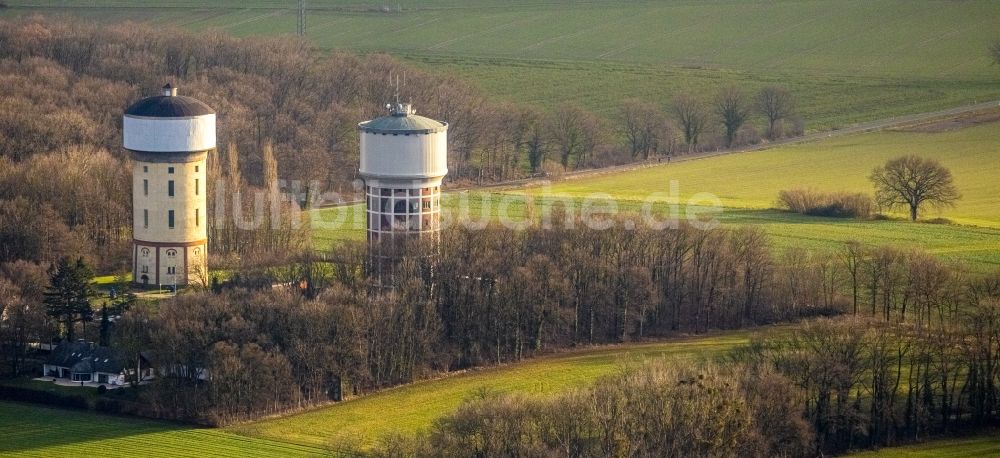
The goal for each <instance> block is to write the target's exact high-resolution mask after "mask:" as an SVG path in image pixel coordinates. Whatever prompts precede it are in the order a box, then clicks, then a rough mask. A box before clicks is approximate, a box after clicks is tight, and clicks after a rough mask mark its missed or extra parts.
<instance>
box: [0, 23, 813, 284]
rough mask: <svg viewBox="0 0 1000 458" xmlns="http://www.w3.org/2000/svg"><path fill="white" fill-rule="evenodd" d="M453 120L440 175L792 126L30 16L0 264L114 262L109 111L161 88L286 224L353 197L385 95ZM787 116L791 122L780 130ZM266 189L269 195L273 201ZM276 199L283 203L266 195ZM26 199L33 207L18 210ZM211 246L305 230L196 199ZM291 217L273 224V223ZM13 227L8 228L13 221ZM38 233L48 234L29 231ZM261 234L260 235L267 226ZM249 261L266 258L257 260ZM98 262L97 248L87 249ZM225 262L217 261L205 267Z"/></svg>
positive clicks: (500, 170)
mask: <svg viewBox="0 0 1000 458" xmlns="http://www.w3.org/2000/svg"><path fill="white" fill-rule="evenodd" d="M393 76H395V77H399V76H403V80H404V81H405V84H404V85H403V87H402V88H401V89H400V91H401V94H402V96H403V97H404V98H405V99H406V100H412V101H413V102H414V103H415V104H416V106H417V108H418V109H419V110H420V113H421V114H425V115H427V116H431V117H434V118H437V119H442V120H446V121H448V122H449V131H448V140H449V150H450V151H449V175H448V176H449V183H450V184H463V183H465V184H467V183H482V182H487V181H497V180H509V179H514V178H523V177H526V176H533V175H540V174H547V173H555V174H558V173H562V172H563V171H566V170H570V169H576V168H587V167H601V166H606V165H611V164H619V163H624V162H629V161H634V160H642V159H649V158H651V157H653V156H657V155H665V154H679V153H684V152H688V151H695V150H704V149H713V148H719V147H723V146H726V145H735V144H739V143H751V142H756V141H759V140H760V137H762V134H760V133H758V131H757V130H756V129H755V128H753V126H751V125H750V122H749V121H750V118H751V116H755V117H756V118H759V119H762V120H765V122H766V125H767V127H766V128H764V129H763V131H764V134H763V136H767V137H771V138H774V137H778V136H781V135H784V134H786V133H797V132H801V122H800V121H797V120H795V118H794V111H793V108H794V101H793V99H792V96H791V94H789V93H788V92H787V91H785V90H784V89H782V88H780V87H767V88H764V89H763V90H761V91H760V92H759V93H758V94H755V95H752V94H748V93H745V92H743V91H741V90H740V89H738V88H734V87H727V88H720V89H719V94H718V96H717V97H716V98H714V99H712V100H701V99H698V98H696V97H694V96H691V95H686V94H679V95H678V96H677V97H675V98H674V99H673V100H668V101H649V100H626V101H623V102H622V105H621V113H620V116H618V117H616V118H615V119H602V118H599V117H597V116H595V115H594V114H593V113H590V112H588V111H586V110H584V109H582V108H580V107H575V106H559V107H546V108H537V107H523V106H514V105H511V104H508V103H503V102H497V101H493V100H490V99H488V98H486V97H484V96H483V95H482V94H480V93H478V92H477V91H476V90H475V89H473V88H471V87H470V86H469V85H468V84H466V83H465V82H463V81H460V80H458V79H456V78H454V77H450V76H448V75H443V74H440V73H434V74H429V73H427V72H426V71H423V70H419V69H415V68H412V67H410V66H408V65H406V64H403V63H401V62H399V61H397V60H395V59H393V58H391V57H389V56H386V55H369V56H356V55H352V54H348V53H341V52H328V53H322V52H319V51H316V50H314V49H312V48H310V47H309V46H308V44H307V43H306V42H304V41H298V40H293V39H277V38H269V39H257V38H232V37H228V36H225V35H222V34H214V33H208V34H198V35H195V34H190V33H186V32H182V31H179V30H151V29H149V28H148V27H135V26H134V25H127V24H126V25H113V26H108V25H97V24H92V23H86V22H68V21H61V20H52V19H46V18H41V17H36V18H27V19H18V20H3V21H0V235H2V236H3V238H4V240H5V241H9V242H8V243H5V244H4V247H3V250H2V252H0V262H9V261H13V260H15V259H25V260H32V261H36V262H43V263H51V262H54V261H56V260H58V259H59V258H60V257H62V256H65V255H74V256H79V255H82V256H84V257H86V258H87V259H88V261H89V262H90V263H91V264H92V265H95V266H97V267H98V270H99V271H102V272H109V271H114V270H115V269H116V268H118V267H119V266H121V265H123V264H124V263H126V262H127V258H128V248H129V240H130V219H131V209H130V206H129V190H130V181H129V172H128V171H129V170H130V167H129V165H128V162H129V158H128V157H127V155H126V154H125V152H124V150H123V149H122V148H121V115H122V112H123V111H124V109H125V108H126V107H128V106H129V104H131V103H132V102H134V101H136V100H139V99H140V98H142V97H145V96H148V95H151V94H155V93H156V91H157V88H159V87H160V86H162V85H163V84H164V82H165V81H169V82H173V83H174V84H175V85H178V86H179V87H180V91H181V93H182V94H184V95H190V96H194V97H196V98H199V99H201V100H203V101H205V102H207V103H208V104H209V105H210V106H212V107H214V108H215V109H216V111H217V112H218V116H219V121H218V125H219V131H218V138H219V142H218V144H219V149H218V151H217V152H215V153H213V154H212V157H211V159H210V162H211V163H213V164H214V165H213V168H212V170H213V175H212V177H211V178H210V180H209V181H210V183H211V184H214V185H216V186H215V187H216V191H219V192H218V193H212V195H213V196H218V195H222V196H225V197H227V198H228V197H229V196H231V195H233V194H234V193H235V192H236V191H240V192H239V194H240V196H241V197H240V198H241V199H242V200H243V202H240V203H239V205H242V206H248V205H250V204H249V202H251V201H252V198H253V194H254V193H255V192H269V193H271V194H272V195H273V196H275V197H273V198H274V199H278V198H280V199H282V200H286V201H288V200H290V201H292V202H294V203H295V205H286V207H287V208H286V209H285V210H283V214H284V215H287V214H289V213H290V212H293V211H294V210H295V208H294V207H296V206H298V207H304V206H309V205H314V204H322V203H324V202H326V201H325V200H324V199H325V198H326V196H327V194H326V193H327V192H331V191H332V192H335V193H338V194H339V197H340V198H346V199H348V200H350V199H355V198H357V196H355V194H354V193H355V192H356V190H355V188H354V184H353V182H354V180H355V179H356V178H357V173H356V172H357V168H358V136H357V132H356V126H357V123H358V122H360V121H362V120H365V119H371V118H373V117H376V116H380V115H382V114H384V109H383V108H382V107H383V106H384V104H385V103H386V102H388V101H391V100H393V93H394V91H395V90H396V89H395V87H394V85H393V84H391V83H390V80H391V79H392V78H391V77H393ZM786 124H787V126H786ZM275 189H277V192H273V191H274V190H275ZM278 192H280V193H281V194H280V196H279V195H278ZM21 198H24V199H27V202H31V205H33V206H34V207H35V208H40V209H41V210H39V211H34V212H28V211H26V208H25V205H26V203H25V202H21V201H19V200H18V199H21ZM210 206H212V207H213V208H212V209H210V211H211V213H210V214H213V215H221V216H223V218H222V220H221V221H223V222H218V221H219V219H218V218H210V223H216V222H218V224H217V226H218V227H215V228H213V229H212V233H211V238H212V240H213V243H212V244H210V245H209V246H210V250H212V252H213V254H214V255H216V256H222V257H224V258H225V257H231V256H236V255H238V256H242V257H246V256H248V255H258V256H260V257H262V258H268V257H271V256H270V253H275V252H277V253H286V252H289V251H296V250H298V249H301V248H303V246H304V245H306V240H305V239H307V238H308V237H307V236H304V235H303V236H298V237H296V236H294V235H291V234H289V233H288V232H289V229H290V228H288V227H278V228H277V229H279V230H277V231H274V230H272V229H275V228H274V227H272V226H271V225H269V224H266V223H265V224H261V225H260V227H264V228H267V230H265V231H263V232H266V233H260V232H262V231H256V232H257V233H255V231H253V230H247V229H240V228H239V227H236V226H235V225H234V224H233V221H235V220H236V219H237V218H235V217H234V215H233V214H232V213H233V210H232V208H234V206H235V205H233V204H231V203H230V204H228V205H225V204H224V203H223V204H221V205H220V202H217V201H216V199H210ZM289 220H291V218H282V221H283V222H284V223H287V222H288V221H289ZM11 221H22V222H23V223H22V224H18V225H12V224H10V222H11ZM43 226H47V227H52V228H53V229H52V230H51V231H37V230H33V229H32V228H38V227H43ZM268 231H270V232H268ZM262 252H265V253H269V254H261V253H262ZM97 253H100V256H97ZM222 264H226V262H224V261H217V262H213V265H217V266H218V265H222Z"/></svg>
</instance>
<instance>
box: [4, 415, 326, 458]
mask: <svg viewBox="0 0 1000 458" xmlns="http://www.w3.org/2000/svg"><path fill="white" fill-rule="evenodd" d="M0 437H3V439H2V440H0V455H2V456H5V457H54V456H102V457H123V458H126V457H135V456H190V457H196V456H197V457H216V456H261V457H266V456H273V457H294V456H317V455H321V454H324V453H325V450H323V449H320V448H315V447H309V446H303V445H298V444H291V443H287V442H282V441H271V440H267V439H258V438H250V437H245V436H240V435H236V434H232V433H229V432H227V431H223V430H219V429H206V428H193V427H190V426H182V425H176V424H172V423H165V422H158V421H151V420H143V419H139V418H127V417H115V416H109V415H100V414H94V413H90V412H83V411H75V410H64V409H53V408H49V407H42V406H38V405H27V404H18V403H13V402H6V401H0Z"/></svg>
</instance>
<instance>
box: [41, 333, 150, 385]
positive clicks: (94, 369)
mask: <svg viewBox="0 0 1000 458" xmlns="http://www.w3.org/2000/svg"><path fill="white" fill-rule="evenodd" d="M134 370H135V369H133V368H131V367H129V368H126V367H125V364H124V361H123V360H122V358H121V357H120V356H119V355H118V353H117V352H115V351H114V350H112V349H111V348H108V347H99V346H95V345H94V344H92V343H88V342H63V343H61V344H59V346H57V347H56V348H55V350H53V351H52V355H51V356H49V359H48V361H46V362H45V364H44V365H43V366H42V376H43V377H52V378H62V379H68V380H72V381H74V382H88V383H101V384H105V383H106V384H108V385H124V384H125V383H127V380H128V378H127V377H126V375H129V374H133V373H134ZM140 375H141V377H140V380H144V379H146V378H149V377H152V376H153V368H152V366H151V365H150V364H149V362H148V360H146V358H144V357H141V358H140Z"/></svg>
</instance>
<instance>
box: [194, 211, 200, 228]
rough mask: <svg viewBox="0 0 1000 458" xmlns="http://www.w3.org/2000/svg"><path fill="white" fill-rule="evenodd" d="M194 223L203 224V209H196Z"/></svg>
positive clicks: (196, 224)
mask: <svg viewBox="0 0 1000 458" xmlns="http://www.w3.org/2000/svg"><path fill="white" fill-rule="evenodd" d="M194 225H195V226H201V211H200V210H198V209H197V208H196V209H194Z"/></svg>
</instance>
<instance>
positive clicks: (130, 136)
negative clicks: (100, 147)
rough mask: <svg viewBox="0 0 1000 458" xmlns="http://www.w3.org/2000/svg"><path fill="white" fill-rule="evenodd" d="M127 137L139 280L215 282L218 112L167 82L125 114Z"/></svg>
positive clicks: (135, 268) (135, 264) (142, 282)
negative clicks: (212, 180) (213, 155)
mask: <svg viewBox="0 0 1000 458" xmlns="http://www.w3.org/2000/svg"><path fill="white" fill-rule="evenodd" d="M123 136H124V146H125V149H127V150H128V151H129V152H130V153H131V155H132V159H133V169H132V213H133V224H132V233H133V265H132V271H133V272H132V275H133V276H132V278H133V281H134V282H135V283H137V284H139V285H143V286H153V285H186V284H188V283H191V282H194V281H200V280H207V276H208V263H207V262H208V251H207V249H208V230H207V228H208V199H207V195H206V194H207V192H206V185H207V183H206V172H207V170H206V159H207V157H208V154H209V152H211V151H213V150H214V149H215V146H216V145H215V112H214V111H212V109H211V108H209V107H208V106H207V105H205V104H204V103H202V102H200V101H198V100H196V99H193V98H190V97H182V96H178V95H177V89H176V88H173V87H170V86H169V85H167V86H166V87H164V91H163V95H161V96H157V97H150V98H146V99H143V100H141V101H139V102H137V103H136V104H134V105H132V107H130V108H129V109H128V110H127V111H126V112H125V119H124V129H123Z"/></svg>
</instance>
